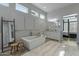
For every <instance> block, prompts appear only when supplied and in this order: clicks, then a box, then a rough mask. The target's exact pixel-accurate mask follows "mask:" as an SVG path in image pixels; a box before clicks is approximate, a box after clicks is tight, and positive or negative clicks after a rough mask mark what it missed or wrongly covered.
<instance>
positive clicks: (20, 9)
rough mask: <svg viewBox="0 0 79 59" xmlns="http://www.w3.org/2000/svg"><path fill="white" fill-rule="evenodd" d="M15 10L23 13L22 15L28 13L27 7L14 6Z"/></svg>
mask: <svg viewBox="0 0 79 59" xmlns="http://www.w3.org/2000/svg"><path fill="white" fill-rule="evenodd" d="M16 10H18V11H21V12H24V13H28V8H27V7H24V6H23V5H21V4H16Z"/></svg>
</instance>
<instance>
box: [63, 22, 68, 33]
mask: <svg viewBox="0 0 79 59" xmlns="http://www.w3.org/2000/svg"><path fill="white" fill-rule="evenodd" d="M64 32H68V23H64Z"/></svg>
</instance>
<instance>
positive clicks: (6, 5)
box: [0, 3, 9, 7]
mask: <svg viewBox="0 0 79 59" xmlns="http://www.w3.org/2000/svg"><path fill="white" fill-rule="evenodd" d="M0 5H2V6H5V7H9V3H0Z"/></svg>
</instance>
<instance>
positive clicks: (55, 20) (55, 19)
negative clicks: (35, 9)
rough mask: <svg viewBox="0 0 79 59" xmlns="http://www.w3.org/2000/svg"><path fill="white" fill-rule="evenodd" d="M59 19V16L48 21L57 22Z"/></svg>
mask: <svg viewBox="0 0 79 59" xmlns="http://www.w3.org/2000/svg"><path fill="white" fill-rule="evenodd" d="M57 20H58V19H57V18H54V19H49V20H48V21H49V22H57Z"/></svg>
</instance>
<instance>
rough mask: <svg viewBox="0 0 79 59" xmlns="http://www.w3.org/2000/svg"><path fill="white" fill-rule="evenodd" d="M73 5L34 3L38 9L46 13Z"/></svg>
mask: <svg viewBox="0 0 79 59" xmlns="http://www.w3.org/2000/svg"><path fill="white" fill-rule="evenodd" d="M71 4H72V3H33V5H35V6H36V7H38V8H40V9H42V10H44V11H45V12H51V11H54V10H56V9H59V8H63V7H65V6H68V5H71Z"/></svg>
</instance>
